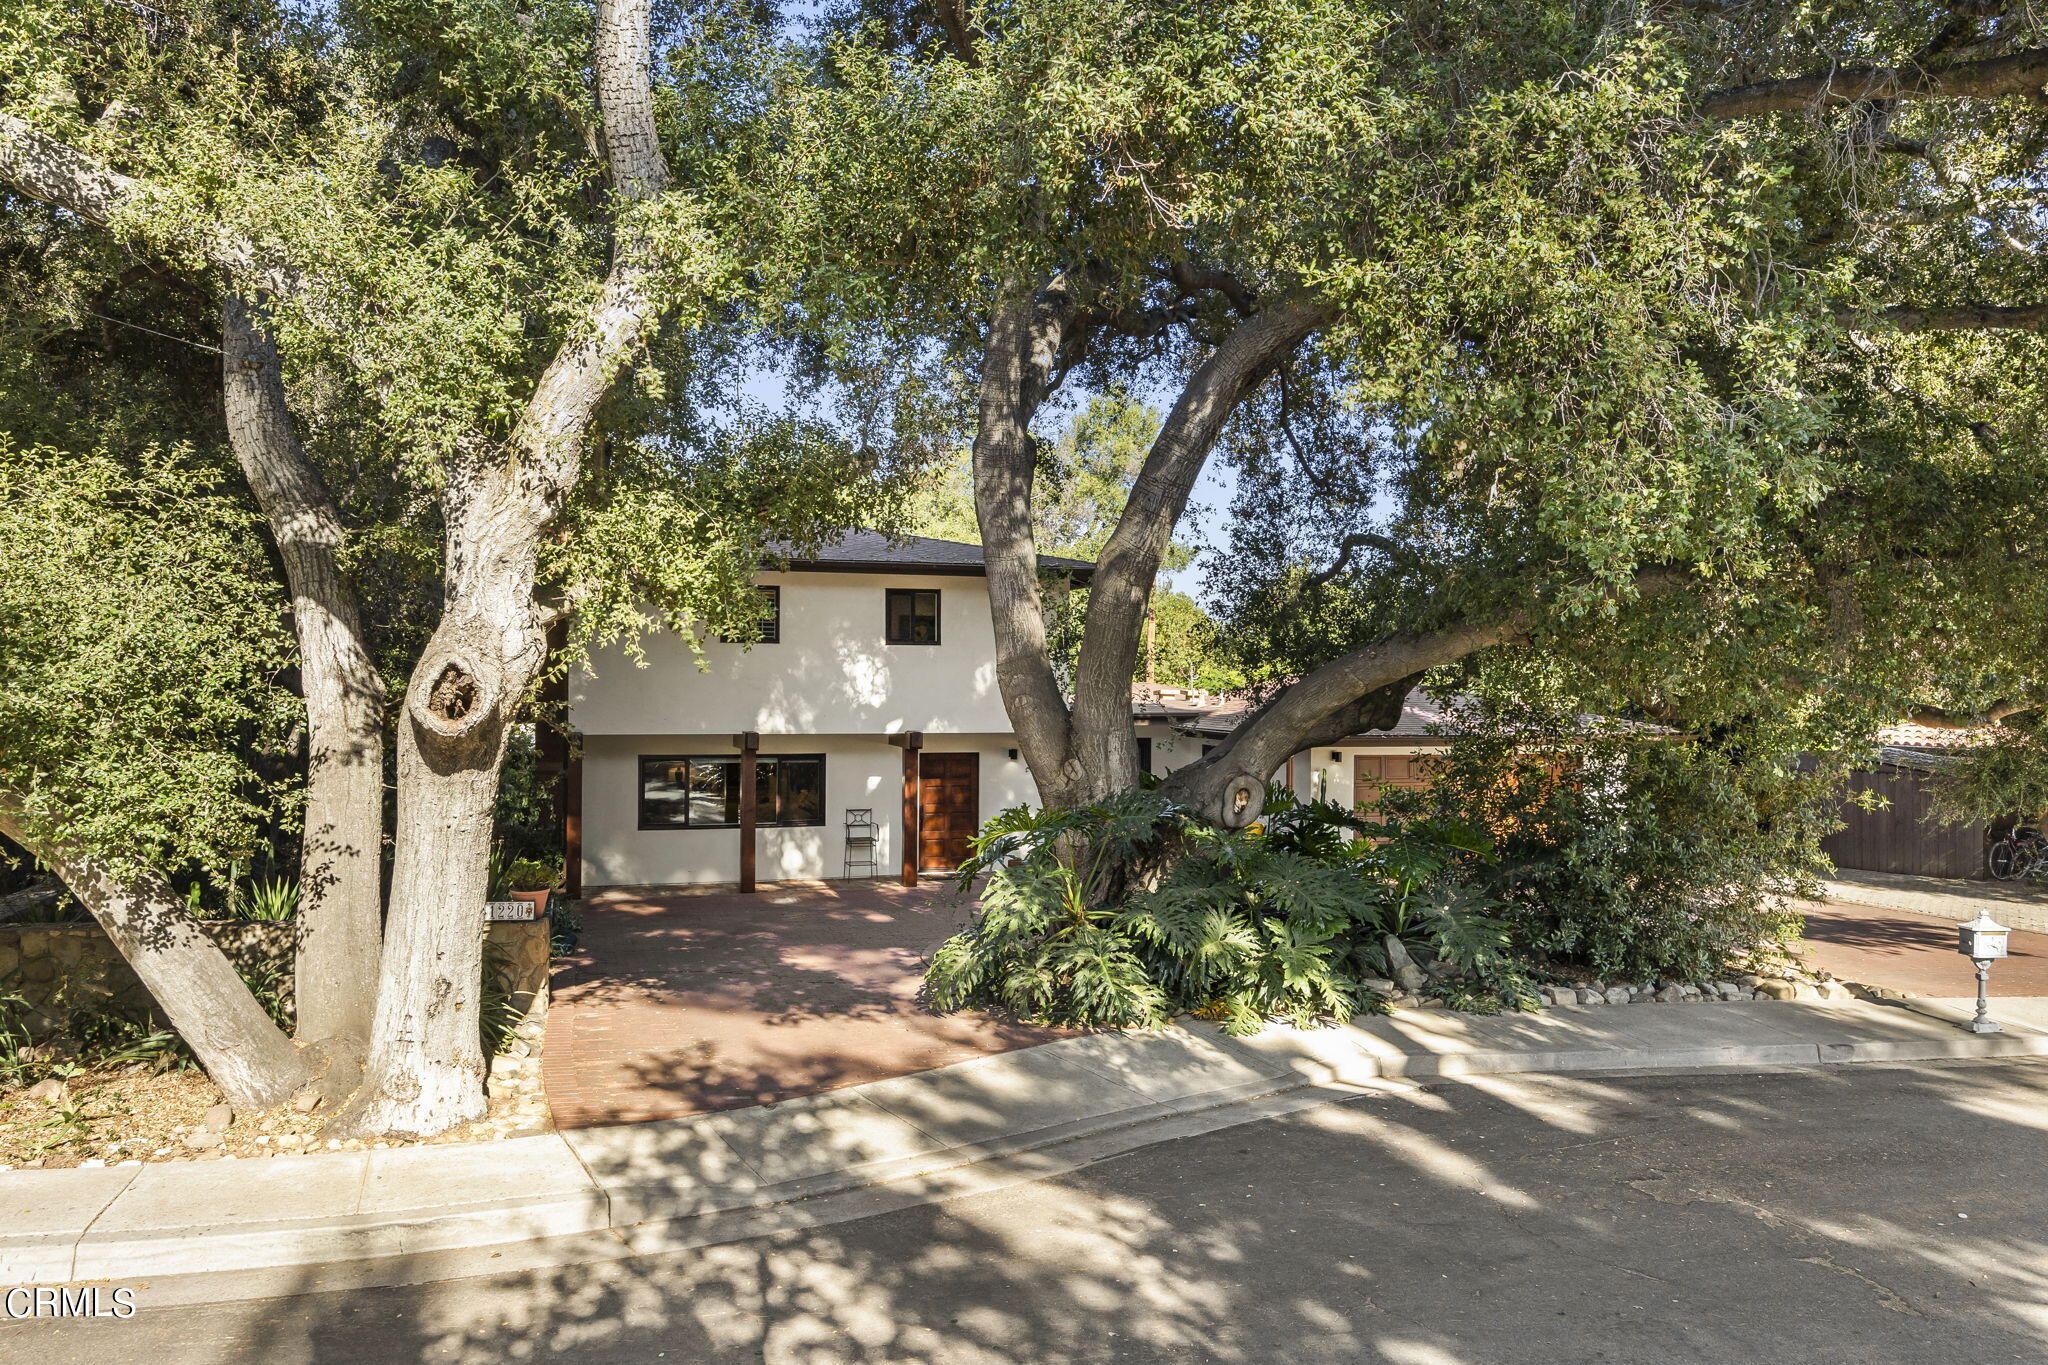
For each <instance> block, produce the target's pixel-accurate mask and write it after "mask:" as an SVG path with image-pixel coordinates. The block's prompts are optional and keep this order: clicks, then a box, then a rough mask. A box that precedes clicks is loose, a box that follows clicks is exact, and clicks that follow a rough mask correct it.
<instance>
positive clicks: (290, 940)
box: [0, 920, 548, 1040]
mask: <svg viewBox="0 0 2048 1365" xmlns="http://www.w3.org/2000/svg"><path fill="white" fill-rule="evenodd" d="M200 927H201V928H203V929H205V930H206V932H207V933H208V934H210V935H211V936H212V937H213V940H214V942H216V943H218V944H219V945H220V946H221V949H222V951H224V952H225V953H227V955H228V958H229V960H230V961H232V962H233V963H234V964H235V967H236V969H237V970H238V971H240V972H241V973H242V975H243V976H244V977H245V978H246V979H248V980H250V981H251V982H253V983H255V984H257V985H258V986H259V987H261V986H262V985H264V984H265V983H269V984H271V985H272V986H274V987H275V989H276V990H278V991H279V992H281V993H282V995H283V998H284V999H285V1000H286V1001H287V1002H289V1001H290V999H291V991H292V954H293V952H294V950H295V949H296V947H297V944H298V933H299V926H298V925H297V924H292V923H287V924H269V923H263V924H250V923H243V922H240V921H233V922H221V921H209V922H203V923H202V924H201V926H200ZM486 931H487V932H486V936H485V962H486V965H487V967H488V968H489V969H490V970H492V971H494V972H495V973H496V974H497V976H498V979H499V982H500V984H501V985H502V986H503V988H504V990H505V991H506V993H507V994H508V995H509V996H511V998H512V1003H513V1005H514V1006H515V1007H516V1008H517V1009H518V1011H519V1013H520V1016H521V1018H522V1020H523V1021H524V1022H523V1023H522V1024H521V1026H520V1027H521V1032H522V1033H523V1034H524V1035H525V1036H528V1037H537V1036H538V1025H539V1021H540V1020H541V1019H542V1018H543V1017H544V1016H545V1012H546V1010H547V992H548V922H547V921H546V920H534V921H525V922H501V923H493V924H490V925H487V926H486ZM10 995H11V996H18V997H20V999H21V1000H22V1001H23V1002H24V1004H23V1005H22V1006H16V1007H13V1009H12V1010H11V1011H8V1010H6V1008H5V1007H0V1017H6V1016H7V1015H8V1014H11V1015H12V1016H13V1017H14V1018H15V1019H16V1020H18V1021H19V1022H21V1023H25V1024H26V1025H27V1028H28V1032H29V1035H30V1037H31V1038H34V1039H36V1040H41V1039H44V1038H49V1037H55V1036H59V1035H62V1034H64V1033H66V1032H68V1031H70V1030H71V1020H72V1016H73V1015H74V1014H82V1015H89V1014H105V1013H114V1014H121V1015H125V1016H128V1017H130V1018H137V1019H141V1018H155V1019H158V1020H161V1018H162V1016H161V1015H160V1014H158V1012H157V1009H156V1002H155V1001H154V1000H152V999H151V998H150V994H149V992H148V991H147V990H146V989H145V988H144V987H143V985H142V982H141V981H140V980H138V979H137V977H136V975H135V973H134V971H133V970H132V969H131V968H130V967H129V966H128V964H127V962H126V961H124V960H123V959H122V957H121V954H120V953H119V952H118V951H117V950H116V949H115V947H114V944H113V941H112V940H111V939H109V938H108V937H107V936H106V934H105V932H104V931H102V930H101V929H100V927H99V926H98V925H97V924H0V998H4V997H6V996H10ZM529 1026H530V1027H529Z"/></svg>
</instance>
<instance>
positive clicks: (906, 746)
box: [889, 730, 924, 886]
mask: <svg viewBox="0 0 2048 1365" xmlns="http://www.w3.org/2000/svg"><path fill="white" fill-rule="evenodd" d="M889 742H890V743H891V744H894V745H896V746H898V747H899V748H901V749H902V750H903V884H904V885H905V886H916V885H917V864H918V856H917V855H918V847H917V843H918V840H917V836H918V826H919V824H920V823H921V821H920V820H919V818H918V762H917V760H918V752H919V751H920V750H922V749H923V748H924V732H923V731H920V730H911V731H907V732H906V733H904V734H900V735H891V736H889Z"/></svg>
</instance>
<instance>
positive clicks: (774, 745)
mask: <svg viewBox="0 0 2048 1365" xmlns="http://www.w3.org/2000/svg"><path fill="white" fill-rule="evenodd" d="M926 747H927V749H928V750H929V751H930V752H932V753H962V752H973V753H977V754H979V755H980V756H981V818H982V820H983V821H984V822H986V821H987V820H988V819H989V818H990V817H991V816H993V815H995V814H996V812H998V811H1001V810H1004V809H1006V808H1008V807H1010V806H1017V805H1025V804H1030V805H1036V804H1038V788H1037V785H1036V784H1035V783H1033V782H1032V780H1031V775H1030V773H1029V771H1028V770H1027V769H1026V768H1025V766H1024V763H1023V761H1022V760H1021V759H1012V758H1010V756H1009V750H1010V749H1012V748H1013V747H1015V741H1013V740H1012V739H1011V738H1010V736H1008V735H1005V734H979V735H954V734H948V735H943V736H941V735H931V736H930V737H929V738H928V739H927V740H926ZM735 752H737V751H736V750H735V749H734V748H733V747H732V735H731V734H730V733H722V734H715V735H705V734H696V735H687V734H681V735H679V734H668V735H662V734H639V735H587V736H586V737H585V739H584V746H583V883H584V885H585V886H586V887H598V886H673V885H697V884H704V883H717V882H736V881H738V880H739V876H740V832H739V831H738V830H737V829H647V830H643V829H641V828H640V827H639V824H640V805H639V802H640V762H639V760H640V757H641V756H642V755H643V754H646V755H653V754H693V755H694V754H732V753H735ZM761 752H762V753H764V754H818V753H822V754H823V755H825V823H824V824H823V825H821V826H819V825H813V826H805V827H798V828H794V829H785V828H777V827H772V826H765V825H764V826H762V827H761V828H760V829H759V830H757V831H756V832H755V837H756V839H757V840H758V843H757V844H756V845H755V847H756V849H757V853H756V859H757V863H756V875H757V876H758V877H759V878H760V879H761V880H762V881H763V882H776V881H798V880H813V879H818V878H831V877H838V876H841V875H842V874H843V871H844V868H845V857H846V837H845V836H846V812H847V810H848V809H849V808H850V807H858V806H867V807H869V808H871V809H872V810H873V811H874V818H875V827H876V828H875V832H876V835H877V839H876V846H875V861H876V863H877V866H876V868H875V870H874V874H873V875H877V876H884V877H887V876H893V875H895V874H896V873H897V872H898V871H899V870H900V869H901V867H902V864H903V751H902V750H901V749H898V748H894V747H892V746H891V745H890V744H889V743H888V742H887V741H886V740H885V739H883V738H882V737H881V736H879V735H773V736H771V735H765V734H764V735H763V736H762V737H761ZM862 875H868V874H862Z"/></svg>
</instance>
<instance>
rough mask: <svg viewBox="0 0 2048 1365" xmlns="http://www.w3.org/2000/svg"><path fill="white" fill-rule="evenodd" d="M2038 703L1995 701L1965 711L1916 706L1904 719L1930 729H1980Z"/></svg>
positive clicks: (2032, 708)
mask: <svg viewBox="0 0 2048 1365" xmlns="http://www.w3.org/2000/svg"><path fill="white" fill-rule="evenodd" d="M2040 705H2041V703H2039V702H2033V701H1996V702H1993V703H1992V704H1991V705H1989V706H1987V707H1985V708H1984V709H1983V710H1982V711H1967V712H1958V711H1950V710H1946V709H1944V708H1942V707H1939V706H1916V707H1914V708H1913V711H1912V714H1910V715H1908V716H1907V717H1906V721H1907V723H1908V724H1911V725H1924V726H1926V727H1927V728H1928V729H1930V730H1981V729H1984V728H1985V727H1987V726H1991V725H1998V724H2002V723H2003V722H2005V721H2008V720H2011V719H2012V718H2013V717H2014V716H2020V715H2025V714H2026V713H2027V712H2029V711H2034V710H2038V709H2040Z"/></svg>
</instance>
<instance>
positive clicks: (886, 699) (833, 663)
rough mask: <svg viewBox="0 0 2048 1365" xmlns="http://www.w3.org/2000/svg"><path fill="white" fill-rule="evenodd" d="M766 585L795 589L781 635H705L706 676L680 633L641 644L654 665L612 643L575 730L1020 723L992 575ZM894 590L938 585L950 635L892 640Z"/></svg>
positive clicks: (998, 728) (800, 729)
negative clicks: (888, 633) (771, 639)
mask: <svg viewBox="0 0 2048 1365" xmlns="http://www.w3.org/2000/svg"><path fill="white" fill-rule="evenodd" d="M761 583H762V584H763V585H764V586H766V585H769V584H773V585H775V586H777V587H780V588H781V589H782V640H781V643H779V644H772V645H771V644H759V645H734V644H725V643H722V642H720V641H716V640H706V641H705V642H704V644H703V650H704V654H703V662H704V664H705V665H706V667H707V668H708V670H709V671H708V672H707V671H699V669H698V661H697V659H696V658H695V657H694V656H692V655H691V653H690V651H689V648H688V647H687V646H686V645H685V644H684V643H683V641H682V640H681V639H680V638H679V637H677V636H674V635H657V636H653V637H651V638H649V639H647V640H645V641H644V642H643V643H642V648H643V650H644V652H645V654H646V658H647V666H646V667H644V668H641V667H636V666H635V665H634V664H633V663H632V661H631V660H629V659H628V658H627V657H626V656H625V653H624V652H623V651H619V650H611V651H606V652H605V653H603V654H600V655H599V656H598V657H597V658H595V659H594V660H593V661H592V667H591V669H590V670H587V671H586V672H585V673H583V674H582V675H581V676H579V677H576V678H572V679H571V680H570V691H569V700H570V707H571V715H572V718H573V719H572V724H573V725H574V726H575V728H576V729H578V730H580V731H582V732H583V733H584V734H585V735H658V734H669V735H684V734H699V735H717V734H724V735H735V734H738V733H740V732H742V731H745V730H755V731H759V732H760V733H761V734H762V735H763V736H767V735H885V734H900V733H903V732H905V731H909V730H923V731H926V732H927V733H935V734H981V735H986V734H1007V733H1008V732H1009V730H1010V718H1009V715H1008V713H1006V712H1005V711H1004V709H1003V698H1002V694H1001V693H1000V691H998V689H997V687H996V642H995V627H994V624H993V623H992V621H991V620H990V618H989V609H988V584H987V581H986V580H984V579H982V578H980V577H968V576H965V575H947V574H930V575H925V574H853V573H764V574H762V575H761ZM890 588H916V589H929V590H934V591H936V592H937V593H938V594H939V643H938V644H936V645H892V644H887V643H885V632H884V629H883V626H884V622H883V610H884V602H885V600H886V598H885V596H884V594H885V592H886V591H887V590H888V589H890ZM593 675H594V676H593ZM931 747H933V748H937V747H939V746H937V745H932V746H931ZM1005 747H1007V746H1005Z"/></svg>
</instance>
